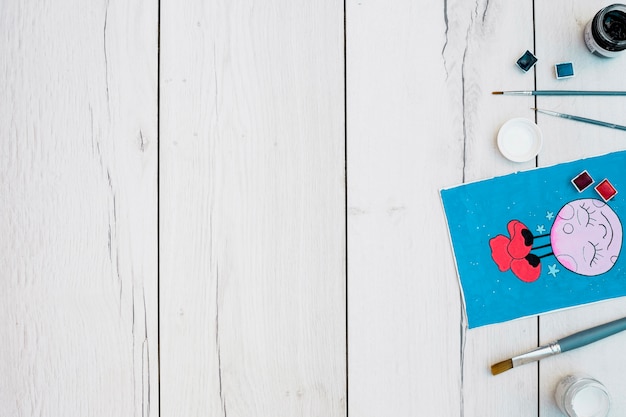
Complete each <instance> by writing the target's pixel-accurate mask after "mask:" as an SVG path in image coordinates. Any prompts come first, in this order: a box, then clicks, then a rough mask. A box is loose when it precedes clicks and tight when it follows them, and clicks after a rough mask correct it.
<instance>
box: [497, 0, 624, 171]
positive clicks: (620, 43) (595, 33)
mask: <svg viewBox="0 0 626 417" xmlns="http://www.w3.org/2000/svg"><path fill="white" fill-rule="evenodd" d="M583 38H584V42H585V45H586V46H587V48H588V49H589V51H590V52H591V53H592V54H594V55H597V56H599V57H602V58H613V57H616V56H618V55H619V54H620V52H622V51H624V50H626V5H623V4H613V5H610V6H607V7H605V8H603V9H601V10H600V11H598V12H597V13H596V15H595V16H594V17H593V19H591V20H590V21H589V22H588V24H587V25H586V26H585V29H584V32H583ZM538 61H539V59H538V58H537V57H536V56H535V55H534V54H533V53H532V52H531V51H529V50H526V51H525V52H524V53H523V54H522V56H520V57H519V59H518V60H517V61H516V62H515V64H516V65H517V67H518V68H520V69H521V70H522V71H523V72H524V73H527V72H528V71H530V70H531V69H532V68H533V67H535V65H536V64H537V62H538ZM554 74H555V77H556V79H557V80H562V79H567V78H572V77H574V76H575V70H574V63H573V62H558V63H556V64H554ZM492 94H494V95H502V96H626V91H598V90H521V91H519V90H514V91H493V92H492ZM533 110H535V111H536V112H537V113H542V114H547V115H550V116H555V117H560V118H563V119H569V120H573V121H577V122H582V123H588V124H593V125H596V126H603V127H608V128H611V129H617V130H623V131H626V126H623V125H619V124H616V123H611V122H607V121H602V120H596V119H591V118H587V117H582V116H575V115H571V114H567V113H560V112H556V111H552V110H544V109H536V108H535V109H533ZM531 123H532V122H531V121H528V123H525V125H526V126H525V127H522V125H523V124H524V123H522V122H521V121H520V119H519V118H516V119H512V120H509V121H507V122H506V123H504V125H503V126H502V127H501V128H500V131H499V132H498V138H497V143H498V148H499V150H500V152H501V153H502V155H503V156H504V157H505V158H507V159H509V160H511V161H513V162H526V161H529V160H531V159H533V158H534V157H536V156H537V154H538V153H539V151H540V150H541V144H542V140H543V137H542V134H541V131H540V130H539V127H538V126H536V125H535V126H534V127H531V126H530V124H531ZM512 125H515V126H516V128H515V129H513V128H512Z"/></svg>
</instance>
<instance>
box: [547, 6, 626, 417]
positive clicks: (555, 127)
mask: <svg viewBox="0 0 626 417" xmlns="http://www.w3.org/2000/svg"><path fill="white" fill-rule="evenodd" d="M609 4H612V3H611V2H606V1H598V0H595V1H586V2H575V3H571V2H567V1H555V2H540V3H538V4H537V13H536V16H537V18H536V31H537V45H539V46H538V51H537V54H538V56H541V58H542V62H543V64H542V65H539V63H538V65H537V85H538V88H542V89H579V90H626V78H625V77H624V68H626V53H625V54H624V55H623V56H620V57H618V58H612V59H602V58H599V57H596V56H594V55H592V54H591V53H590V52H589V51H588V50H587V48H586V46H585V44H584V41H583V28H584V26H585V25H586V24H587V22H588V21H589V20H590V19H592V18H593V16H594V15H595V13H596V12H598V11H599V10H600V9H601V8H603V7H605V6H607V5H609ZM563 61H571V62H573V64H574V69H575V71H576V76H575V77H574V78H570V79H566V80H557V79H555V76H554V67H553V65H554V64H556V63H558V62H563ZM537 101H538V103H537V104H538V107H540V108H546V109H550V110H555V111H559V112H562V113H569V114H574V115H579V116H583V117H589V118H594V119H598V120H605V121H610V122H613V123H618V124H625V123H626V116H625V115H626V98H625V97H561V98H557V97H542V98H540V99H538V100H537ZM538 124H539V126H540V127H541V129H542V130H543V132H544V136H545V139H546V141H545V146H544V151H543V152H542V153H541V155H540V157H539V162H540V164H541V165H552V164H555V163H559V162H563V161H569V160H574V159H579V158H584V157H588V156H595V155H600V154H603V153H607V152H612V151H617V150H621V149H624V144H625V143H626V133H625V132H621V131H618V130H614V129H608V128H603V127H598V126H593V125H587V124H584V123H578V122H573V121H569V120H563V119H558V118H553V117H549V116H543V115H541V116H540V117H539V118H538ZM592 175H593V173H592ZM594 281H597V280H596V279H594V278H590V285H595V283H594ZM624 315H626V301H625V300H624V298H623V297H622V298H620V299H616V300H611V301H604V302H600V303H596V304H593V305H588V306H583V307H578V308H574V309H568V310H565V311H562V312H558V313H554V314H547V315H544V316H542V317H541V320H540V327H541V338H540V340H541V342H542V343H547V342H549V341H551V340H554V339H557V338H560V337H563V336H566V335H568V334H571V333H574V332H577V331H579V330H583V329H585V328H588V327H591V326H595V325H598V324H601V323H604V322H607V321H611V320H614V319H617V318H620V317H623V316H624ZM625 340H626V335H623V334H619V335H615V336H613V337H611V338H608V339H605V340H602V341H601V342H598V343H595V344H593V345H590V346H586V347H584V348H581V349H579V350H576V351H572V352H568V353H567V354H564V355H560V356H559V357H556V358H554V359H551V360H546V361H543V362H542V363H541V365H540V384H541V398H540V411H541V415H542V416H546V417H553V416H554V417H556V416H560V415H561V414H560V412H559V410H558V408H557V406H556V403H555V401H554V397H553V395H554V389H555V387H556V384H557V383H558V381H559V379H560V378H562V377H564V376H565V375H568V374H572V373H582V374H587V375H590V376H592V377H595V378H597V379H598V380H600V381H601V382H602V383H604V384H605V385H606V387H607V389H608V391H609V393H610V394H611V396H612V406H611V414H610V415H612V416H613V415H614V416H620V415H624V414H626V396H624V395H623V393H624V392H625V391H626V384H625V382H624V378H623V375H624V373H626V364H625V363H624V361H623V360H622V359H621V358H622V356H623V353H622V352H623V351H624V341H625Z"/></svg>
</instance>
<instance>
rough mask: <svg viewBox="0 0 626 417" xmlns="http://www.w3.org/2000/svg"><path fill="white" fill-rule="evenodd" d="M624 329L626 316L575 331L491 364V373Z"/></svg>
mask: <svg viewBox="0 0 626 417" xmlns="http://www.w3.org/2000/svg"><path fill="white" fill-rule="evenodd" d="M624 330H626V317H625V318H622V319H619V320H615V321H612V322H609V323H605V324H602V325H600V326H596V327H592V328H591V329H587V330H583V331H580V332H578V333H574V334H572V335H570V336H567V337H564V338H563V339H561V340H557V341H556V342H552V343H549V344H547V345H545V346H540V347H538V348H537V349H534V350H531V351H530V352H527V353H524V354H522V355H519V356H515V357H513V358H511V359H507V360H505V361H502V362H498V363H496V364H495V365H492V366H491V374H492V375H498V374H501V373H502V372H506V371H508V370H509V369H512V368H515V367H518V366H522V365H525V364H527V363H531V362H536V361H539V360H541V359H544V358H547V357H549V356H553V355H558V354H559V353H564V352H567V351H569V350H574V349H577V348H579V347H582V346H585V345H588V344H590V343H593V342H597V341H598V340H600V339H604V338H605V337H609V336H612V335H614V334H615V333H619V332H621V331H624Z"/></svg>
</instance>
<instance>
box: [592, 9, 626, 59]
mask: <svg viewBox="0 0 626 417" xmlns="http://www.w3.org/2000/svg"><path fill="white" fill-rule="evenodd" d="M584 33H585V35H584V36H585V44H586V45H587V48H589V50H590V51H591V52H592V53H593V54H594V55H598V56H601V57H604V58H613V57H615V56H617V55H618V53H619V52H620V51H623V50H624V49H626V5H623V4H612V5H610V6H607V7H605V8H604V9H602V10H600V11H599V12H598V13H596V15H595V16H594V17H593V19H591V20H590V21H589V23H587V26H586V27H585V32H584Z"/></svg>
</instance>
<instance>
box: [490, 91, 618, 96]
mask: <svg viewBox="0 0 626 417" xmlns="http://www.w3.org/2000/svg"><path fill="white" fill-rule="evenodd" d="M491 94H495V95H505V96H626V91H576V90H532V91H493V92H492V93H491Z"/></svg>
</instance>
